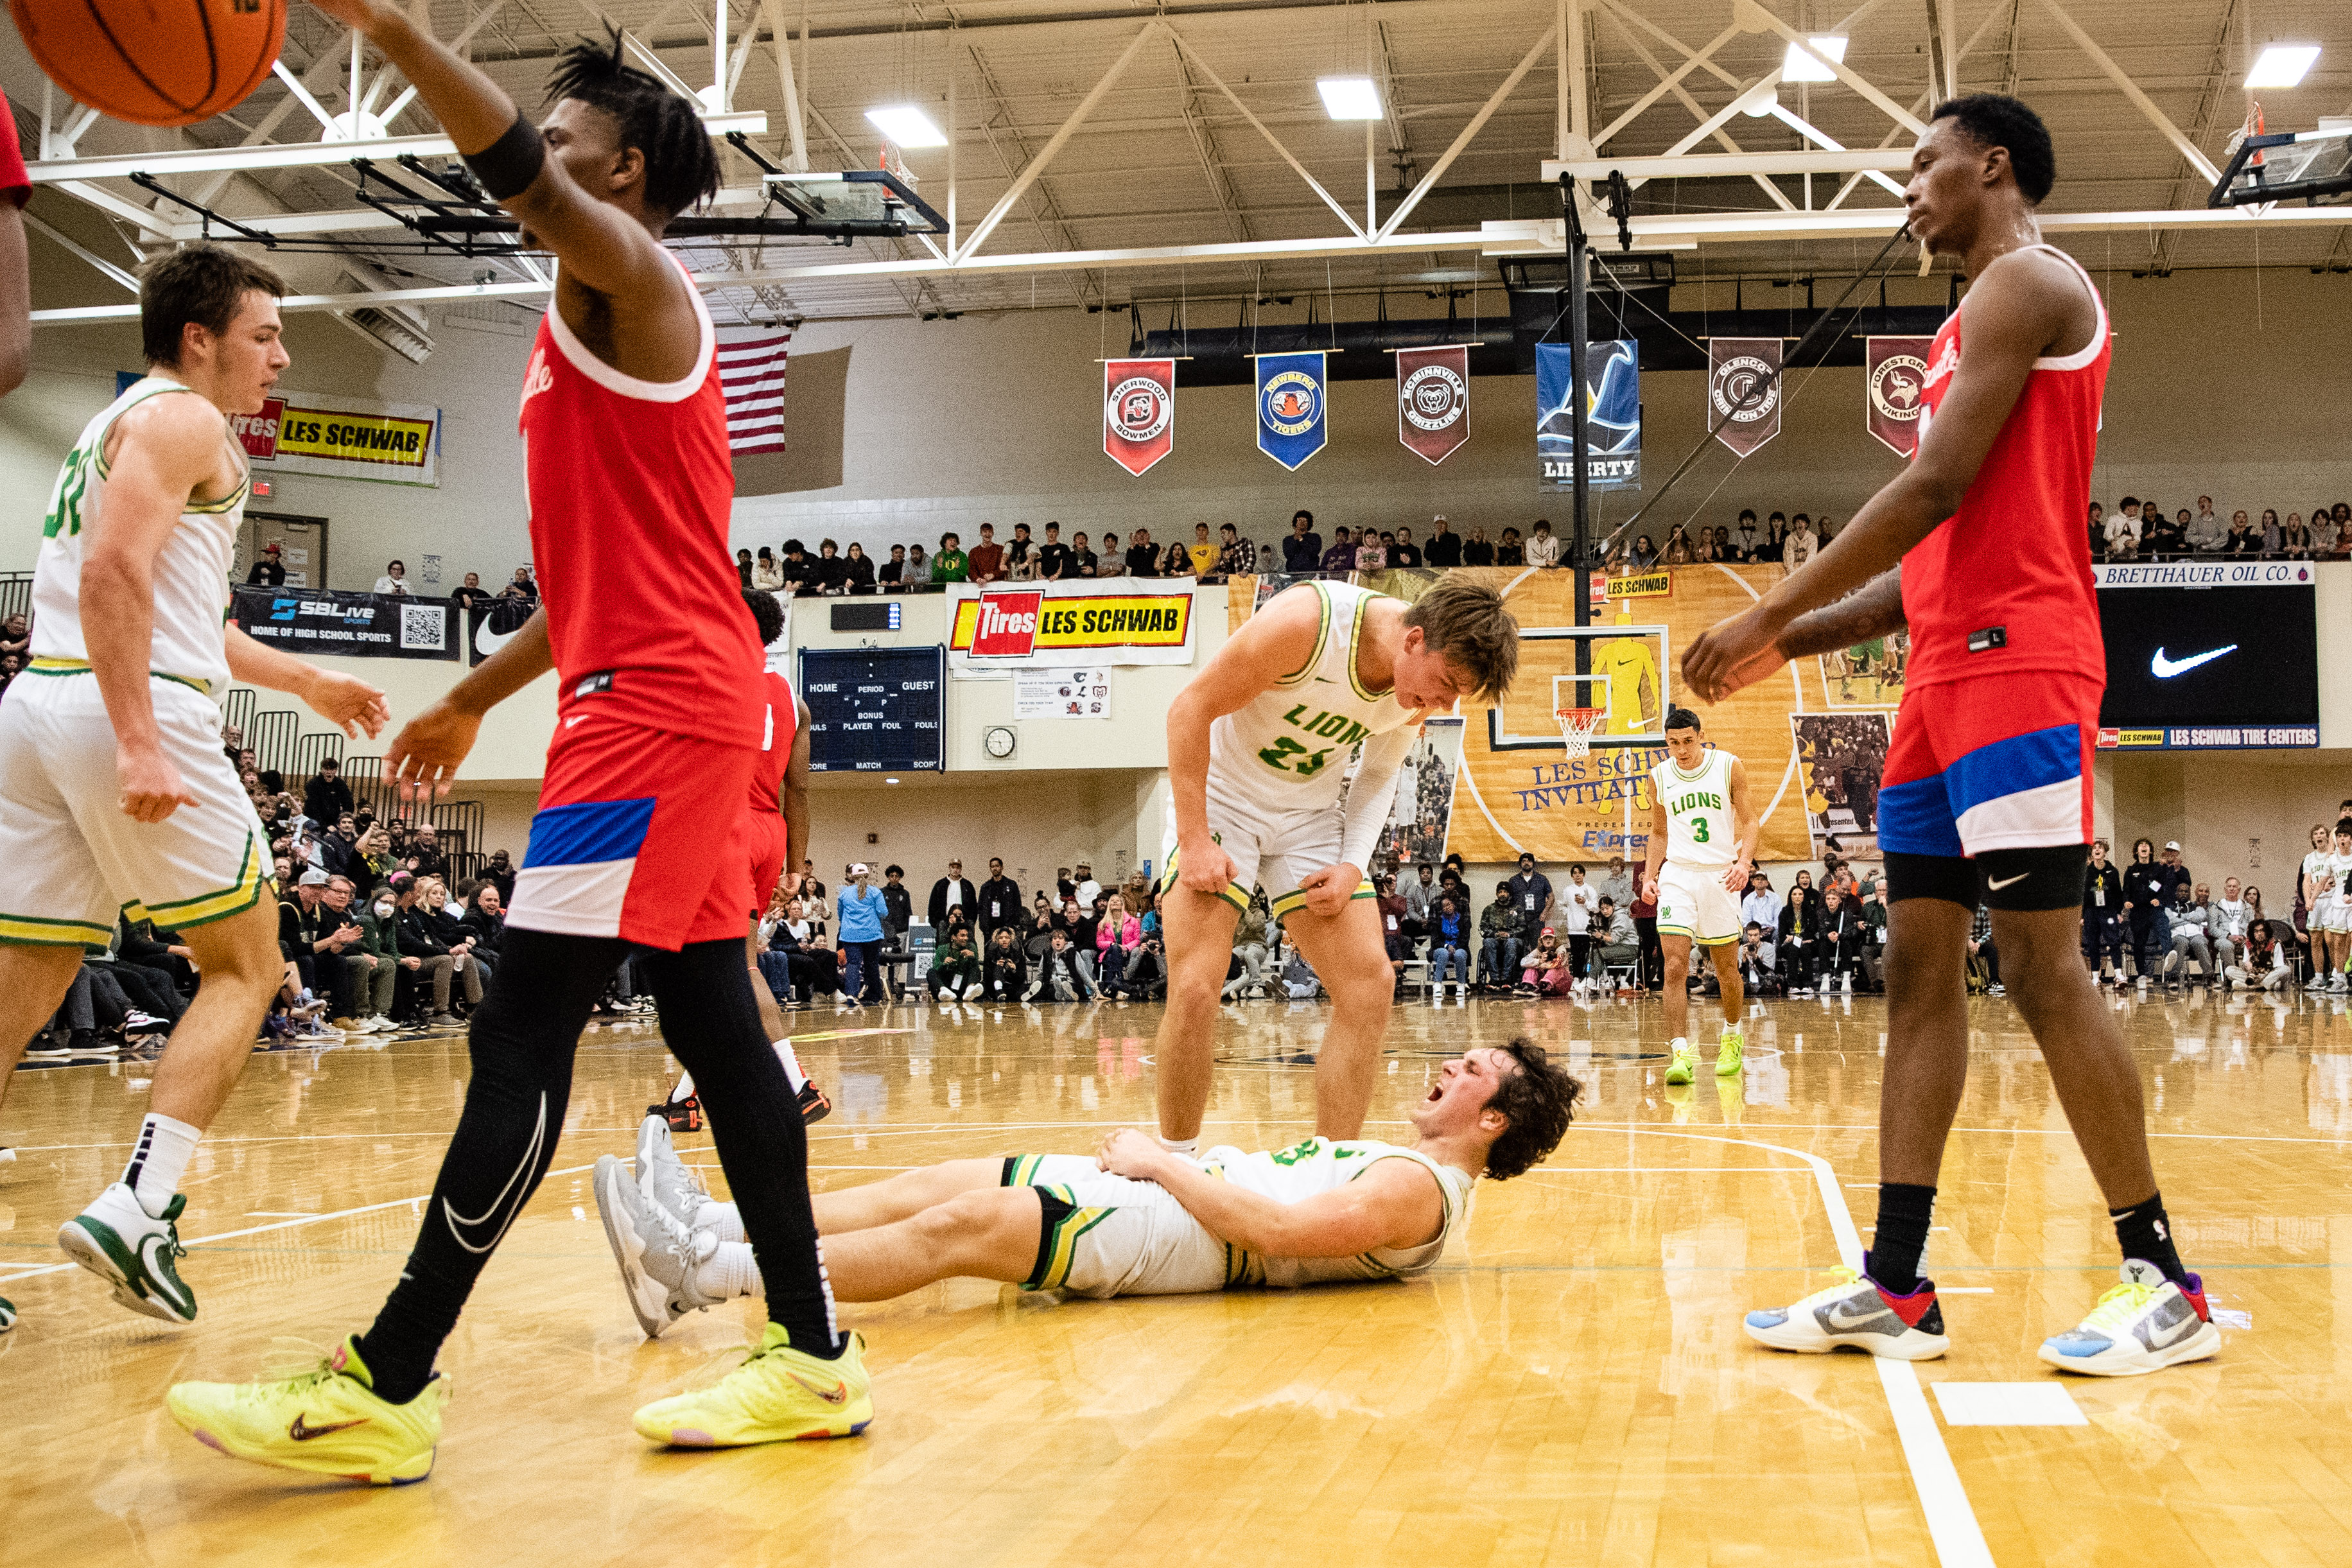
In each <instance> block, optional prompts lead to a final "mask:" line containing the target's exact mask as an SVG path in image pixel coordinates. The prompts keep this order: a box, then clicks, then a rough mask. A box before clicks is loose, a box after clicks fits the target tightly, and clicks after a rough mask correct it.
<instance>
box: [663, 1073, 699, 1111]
mask: <svg viewBox="0 0 2352 1568" xmlns="http://www.w3.org/2000/svg"><path fill="white" fill-rule="evenodd" d="M693 1092H694V1075H693V1074H692V1073H690V1072H681V1073H679V1074H678V1075H677V1084H676V1085H674V1086H673V1087H672V1088H671V1089H670V1091H669V1102H670V1103H671V1104H672V1105H676V1104H677V1102H678V1101H679V1100H684V1099H685V1098H686V1097H687V1096H688V1095H689V1094H692V1093H693Z"/></svg>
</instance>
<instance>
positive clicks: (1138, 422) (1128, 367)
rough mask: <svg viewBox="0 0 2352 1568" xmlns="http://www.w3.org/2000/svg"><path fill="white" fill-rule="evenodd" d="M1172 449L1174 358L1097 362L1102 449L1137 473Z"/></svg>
mask: <svg viewBox="0 0 2352 1568" xmlns="http://www.w3.org/2000/svg"><path fill="white" fill-rule="evenodd" d="M1175 449H1176V362H1175V361H1174V360H1172V359H1115V360H1109V361H1107V362H1105V363H1104V365H1103V451H1104V452H1105V453H1106V454H1108V456H1109V458H1110V460H1111V461H1112V462H1114V463H1117V464H1118V466H1119V467H1120V468H1125V469H1126V470H1127V471H1128V472H1129V473H1130V474H1135V475H1141V474H1142V472H1143V470H1144V469H1146V468H1150V467H1151V465H1152V464H1154V463H1156V462H1158V461H1159V460H1160V458H1164V457H1166V456H1167V455H1168V454H1169V453H1171V452H1172V451H1174V450H1175Z"/></svg>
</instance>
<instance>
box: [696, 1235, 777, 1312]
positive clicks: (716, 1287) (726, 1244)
mask: <svg viewBox="0 0 2352 1568" xmlns="http://www.w3.org/2000/svg"><path fill="white" fill-rule="evenodd" d="M694 1285H695V1289H698V1290H700V1291H701V1292H702V1293H703V1294H704V1295H706V1296H716V1297H718V1298H719V1300H722V1301H726V1300H734V1299H735V1298H736V1297H738V1296H757V1295H758V1294H760V1291H761V1284H760V1265H759V1263H758V1261H757V1260H756V1259H754V1258H752V1256H751V1243H750V1242H748V1241H722V1242H720V1243H719V1247H718V1248H717V1250H715V1251H713V1252H712V1253H711V1255H710V1256H709V1258H704V1259H703V1260H702V1262H701V1263H700V1264H698V1265H697V1266H696V1268H695V1270H694Z"/></svg>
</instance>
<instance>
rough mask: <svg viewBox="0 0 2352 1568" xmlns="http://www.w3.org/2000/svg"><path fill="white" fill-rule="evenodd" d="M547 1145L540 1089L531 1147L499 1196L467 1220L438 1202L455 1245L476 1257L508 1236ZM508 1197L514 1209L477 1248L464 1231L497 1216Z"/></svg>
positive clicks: (543, 1093) (543, 1092) (544, 1105)
mask: <svg viewBox="0 0 2352 1568" xmlns="http://www.w3.org/2000/svg"><path fill="white" fill-rule="evenodd" d="M546 1143H547V1091H546V1090H545V1089H541V1090H540V1093H539V1124H538V1125H537V1126H536V1127H534V1128H532V1129H531V1133H530V1146H529V1147H527V1148H525V1149H524V1150H523V1152H522V1161H521V1163H519V1164H518V1165H516V1166H515V1168H514V1174H513V1175H511V1176H509V1177H508V1178H507V1184H506V1185H505V1186H503V1187H500V1188H499V1195H498V1196H497V1197H495V1198H492V1199H491V1200H490V1206H489V1207H488V1208H486V1209H484V1210H483V1211H482V1212H481V1213H480V1214H478V1215H473V1216H472V1217H470V1218H468V1217H467V1216H466V1215H461V1214H459V1213H458V1212H457V1206H456V1205H453V1204H451V1203H450V1202H449V1200H448V1199H447V1198H443V1199H442V1200H441V1217H442V1221H443V1223H444V1224H446V1225H447V1226H448V1227H449V1234H450V1236H452V1237H455V1238H456V1240H457V1245H458V1246H460V1247H464V1248H465V1249H466V1250H467V1251H468V1252H471V1253H476V1254H480V1253H485V1252H488V1251H489V1250H490V1249H491V1248H492V1247H496V1246H498V1244H499V1237H502V1236H504V1235H505V1234H506V1233H507V1226H510V1225H512V1224H513V1223H514V1219H515V1215H519V1214H520V1213H521V1212H522V1205H523V1202H524V1200H525V1199H526V1198H528V1197H529V1196H530V1188H531V1172H532V1171H533V1170H534V1169H535V1168H537V1166H538V1164H539V1155H540V1151H541V1149H542V1148H544V1147H545V1146H546ZM509 1196H511V1197H513V1198H514V1200H515V1204H514V1207H513V1208H512V1209H511V1210H509V1211H508V1214H507V1217H506V1218H504V1219H502V1220H499V1224H498V1228H497V1229H495V1230H493V1231H491V1232H490V1234H489V1237H488V1239H487V1240H485V1241H483V1242H482V1243H481V1244H480V1245H479V1246H476V1245H475V1243H474V1242H473V1241H472V1240H471V1239H470V1238H469V1237H467V1235H466V1231H467V1230H468V1229H476V1228H478V1227H479V1226H482V1225H484V1224H486V1223H487V1222H488V1221H489V1220H490V1219H491V1218H492V1217H493V1216H495V1215H497V1214H498V1212H499V1205H502V1204H504V1203H505V1202H506V1201H507V1199H508V1198H509Z"/></svg>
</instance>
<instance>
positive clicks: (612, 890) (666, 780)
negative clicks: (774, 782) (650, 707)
mask: <svg viewBox="0 0 2352 1568" xmlns="http://www.w3.org/2000/svg"><path fill="white" fill-rule="evenodd" d="M758 762H759V753H758V752H754V751H753V750H751V748H750V747H748V746H729V745H723V744H721V743H719V742H716V741H703V740H697V739H695V738H693V737H692V736H688V735H676V734H671V733H668V732H667V731H660V730H652V729H648V728H646V726H644V725H642V724H631V723H626V722H624V721H619V720H613V719H604V718H600V717H598V716H595V715H593V714H591V715H589V716H587V717H584V718H575V719H574V720H573V721H572V723H571V725H570V727H569V728H567V729H561V730H558V731H556V736H555V740H554V742H553V743H552V744H551V745H550V746H549V747H548V749H547V778H546V781H545V782H544V783H543V784H541V786H540V796H539V800H540V805H539V811H538V813H537V815H535V816H532V818H531V820H530V849H529V850H528V851H527V852H526V853H525V855H524V856H523V863H522V869H521V870H520V872H518V873H516V876H515V891H514V901H513V902H512V904H510V905H509V908H508V910H507V922H508V923H509V925H513V926H517V927H520V929H522V930H524V931H554V932H558V933H561V934H564V935H571V936H617V937H619V938H620V939H621V940H623V941H624V942H638V943H641V944H643V945H644V946H646V947H656V948H662V949H665V950H667V951H668V952H676V951H677V949H679V948H681V947H683V946H685V945H686V944H688V942H716V941H719V940H720V939H723V938H731V939H733V940H735V941H738V942H740V941H741V940H742V938H743V933H744V928H745V911H746V910H749V909H750V908H751V837H750V830H751V823H750V820H749V819H750V817H751V806H750V804H749V802H748V800H747V798H746V797H747V796H748V795H749V794H750V791H751V770H752V769H753V768H754V767H755V766H756V765H757V764H758Z"/></svg>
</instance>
